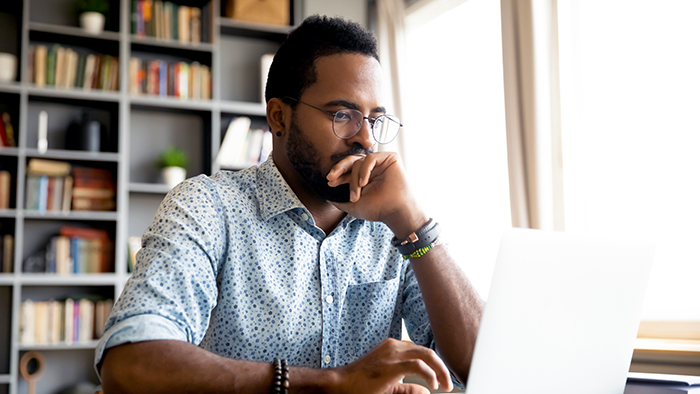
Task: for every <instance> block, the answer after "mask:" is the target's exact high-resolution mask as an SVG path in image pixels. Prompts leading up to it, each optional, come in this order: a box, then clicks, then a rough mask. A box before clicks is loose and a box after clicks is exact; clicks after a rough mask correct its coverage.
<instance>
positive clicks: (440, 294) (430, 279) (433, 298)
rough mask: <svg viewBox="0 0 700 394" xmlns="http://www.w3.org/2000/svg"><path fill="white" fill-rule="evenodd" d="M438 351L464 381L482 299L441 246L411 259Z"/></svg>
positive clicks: (468, 366) (476, 330)
mask: <svg viewBox="0 0 700 394" xmlns="http://www.w3.org/2000/svg"><path fill="white" fill-rule="evenodd" d="M411 267H412V268H413V271H414V273H415V275H416V279H417V281H418V285H419V286H420V289H421V293H422V295H423V300H424V302H425V307H426V310H427V312H428V318H429V319H430V325H431V328H432V330H433V335H434V337H435V344H436V346H437V349H438V352H439V353H440V355H441V356H442V358H443V359H444V360H445V364H447V366H448V367H449V368H450V370H451V371H452V372H453V373H454V374H455V375H456V376H457V378H458V379H459V380H460V381H462V383H464V382H466V379H467V376H468V374H469V368H470V366H471V359H472V354H473V353H474V345H475V343H476V335H477V332H478V330H479V322H480V321H481V314H482V311H483V308H484V302H483V300H482V299H481V297H480V296H479V294H478V293H477V292H476V290H475V289H474V287H473V286H472V284H471V282H470V281H469V279H468V278H467V276H466V275H465V274H464V272H463V271H462V269H461V268H459V266H458V265H457V263H456V262H455V261H454V259H453V258H452V257H451V256H450V254H449V252H448V251H447V248H446V247H445V246H444V245H440V246H436V247H434V248H433V249H431V250H430V252H428V253H427V254H425V255H424V256H422V257H419V258H415V259H411Z"/></svg>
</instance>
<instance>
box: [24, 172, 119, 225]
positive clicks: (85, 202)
mask: <svg viewBox="0 0 700 394" xmlns="http://www.w3.org/2000/svg"><path fill="white" fill-rule="evenodd" d="M114 196H115V186H114V181H113V180H112V173H111V172H110V171H109V170H106V169H102V168H91V167H79V166H71V164H70V163H68V162H65V161H58V160H45V159H30V160H29V164H28V165H27V188H26V203H25V208H26V209H27V210H32V211H39V212H40V213H42V214H44V213H47V212H62V213H65V214H67V213H69V212H70V211H71V209H72V210H74V211H113V210H114V208H115V207H116V203H115V202H114Z"/></svg>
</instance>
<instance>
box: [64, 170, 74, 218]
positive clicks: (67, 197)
mask: <svg viewBox="0 0 700 394" xmlns="http://www.w3.org/2000/svg"><path fill="white" fill-rule="evenodd" d="M72 195H73V177H72V176H70V175H69V176H66V177H64V178H63V198H62V199H61V203H62V207H61V211H63V213H69V212H70V208H71V196H72Z"/></svg>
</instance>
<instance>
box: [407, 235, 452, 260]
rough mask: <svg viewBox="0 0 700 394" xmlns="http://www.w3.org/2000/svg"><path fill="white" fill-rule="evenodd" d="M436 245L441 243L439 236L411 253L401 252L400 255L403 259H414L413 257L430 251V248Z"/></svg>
mask: <svg viewBox="0 0 700 394" xmlns="http://www.w3.org/2000/svg"><path fill="white" fill-rule="evenodd" d="M438 245H442V241H441V240H440V238H437V239H436V240H435V241H433V243H431V244H430V245H428V246H426V247H423V248H420V249H418V250H416V251H415V252H413V253H411V254H403V255H401V257H403V259H404V260H408V259H415V258H418V257H421V256H423V255H425V254H426V253H428V252H429V251H430V249H432V248H434V247H436V246H438Z"/></svg>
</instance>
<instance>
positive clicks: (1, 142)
mask: <svg viewBox="0 0 700 394" xmlns="http://www.w3.org/2000/svg"><path fill="white" fill-rule="evenodd" d="M1 120H2V119H0V146H10V141H9V140H8V138H7V134H5V122H2V121H1Z"/></svg>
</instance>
